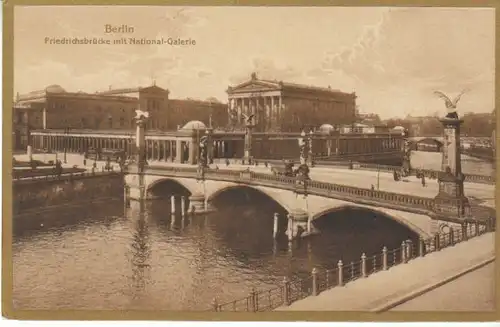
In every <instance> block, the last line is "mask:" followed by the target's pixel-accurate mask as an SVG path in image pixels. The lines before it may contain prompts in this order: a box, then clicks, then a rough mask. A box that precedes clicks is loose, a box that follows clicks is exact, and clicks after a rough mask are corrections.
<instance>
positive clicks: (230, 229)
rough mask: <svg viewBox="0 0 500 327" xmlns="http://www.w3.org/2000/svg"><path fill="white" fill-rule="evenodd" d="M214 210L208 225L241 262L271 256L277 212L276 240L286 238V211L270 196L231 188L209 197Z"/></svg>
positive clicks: (246, 187)
mask: <svg viewBox="0 0 500 327" xmlns="http://www.w3.org/2000/svg"><path fill="white" fill-rule="evenodd" d="M209 200H210V202H211V204H212V205H213V206H214V207H215V208H216V209H217V210H216V213H215V214H214V215H213V216H211V219H210V225H211V229H212V230H213V231H214V234H215V235H216V237H217V239H219V240H220V241H221V242H222V243H224V244H225V248H226V249H227V251H230V252H231V253H230V254H231V255H233V256H234V257H236V258H237V259H238V260H239V261H241V262H243V263H250V261H251V258H261V257H262V255H263V254H265V253H272V252H273V246H275V241H274V239H273V228H274V213H278V217H279V219H278V232H279V233H278V235H280V237H279V239H281V240H282V239H283V238H284V237H285V235H284V233H285V231H286V227H287V218H286V215H287V210H286V208H285V207H284V206H282V205H281V204H279V203H278V202H277V201H276V200H275V199H273V198H272V197H271V196H270V195H268V194H265V193H264V192H262V191H260V190H257V189H254V188H252V187H248V186H240V185H237V186H234V187H229V188H226V189H223V190H221V191H219V192H216V193H215V194H213V195H212V196H211V197H210V199H209Z"/></svg>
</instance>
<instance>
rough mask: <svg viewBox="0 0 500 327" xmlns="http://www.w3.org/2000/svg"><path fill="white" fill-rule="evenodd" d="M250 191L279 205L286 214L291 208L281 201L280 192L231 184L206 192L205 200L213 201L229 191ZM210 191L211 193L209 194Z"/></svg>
mask: <svg viewBox="0 0 500 327" xmlns="http://www.w3.org/2000/svg"><path fill="white" fill-rule="evenodd" d="M245 188H246V189H251V190H254V191H257V192H259V193H261V194H264V195H265V196H267V197H268V198H270V199H271V200H273V201H274V202H276V203H277V204H279V205H280V206H281V207H282V208H283V209H285V210H286V211H287V212H290V210H291V209H292V207H291V206H290V204H289V203H287V202H286V201H285V200H284V199H282V198H281V197H280V196H279V191H280V190H275V189H271V188H267V187H258V186H253V185H246V184H245V185H243V184H233V185H224V186H223V187H220V188H217V189H215V190H208V192H209V193H208V194H207V200H208V201H209V202H211V201H213V200H214V199H215V198H216V197H217V196H218V195H220V194H222V193H224V192H228V191H231V190H233V189H245ZM210 191H211V192H210Z"/></svg>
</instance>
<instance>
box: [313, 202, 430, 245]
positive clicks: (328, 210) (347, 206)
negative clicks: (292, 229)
mask: <svg viewBox="0 0 500 327" xmlns="http://www.w3.org/2000/svg"><path fill="white" fill-rule="evenodd" d="M346 209H355V210H364V211H368V212H373V213H375V214H377V215H380V216H383V217H387V218H388V219H391V220H393V221H395V222H397V223H399V224H400V225H403V226H405V227H407V228H408V229H410V230H411V231H413V232H414V233H415V234H417V235H418V236H420V237H424V238H426V237H429V236H430V235H429V233H428V232H427V231H425V230H424V229H422V228H420V227H419V226H417V225H416V224H413V223H412V222H411V221H410V220H409V219H407V218H405V217H404V216H403V215H399V214H396V213H394V212H388V211H387V210H385V209H383V208H375V207H368V206H360V205H355V204H342V205H337V206H334V207H326V208H324V209H322V210H320V211H319V212H316V213H314V214H313V216H312V217H311V221H314V220H316V219H318V218H320V217H322V216H325V215H327V214H330V213H334V212H338V211H343V210H346Z"/></svg>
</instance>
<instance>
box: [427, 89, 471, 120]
mask: <svg viewBox="0 0 500 327" xmlns="http://www.w3.org/2000/svg"><path fill="white" fill-rule="evenodd" d="M466 91H467V90H463V91H462V92H460V94H459V95H457V96H456V97H455V98H454V99H453V100H451V99H450V98H449V97H448V96H446V95H445V94H444V93H443V92H441V91H434V94H435V95H437V96H438V97H439V98H441V99H443V100H444V102H445V105H446V109H447V110H448V113H447V114H446V118H453V119H458V114H457V104H458V101H460V98H461V97H462V95H463V94H464V93H465V92H466Z"/></svg>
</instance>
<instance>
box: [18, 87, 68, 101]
mask: <svg viewBox="0 0 500 327" xmlns="http://www.w3.org/2000/svg"><path fill="white" fill-rule="evenodd" d="M47 93H66V90H65V89H63V88H62V86H61V85H57V84H52V85H49V86H47V87H46V88H44V89H42V90H36V91H31V92H29V93H26V94H17V96H16V101H23V100H31V99H38V98H43V97H45V96H46V95H47Z"/></svg>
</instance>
